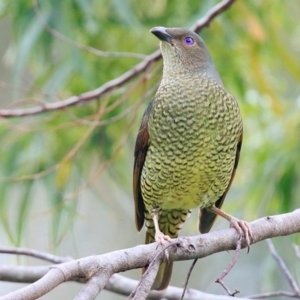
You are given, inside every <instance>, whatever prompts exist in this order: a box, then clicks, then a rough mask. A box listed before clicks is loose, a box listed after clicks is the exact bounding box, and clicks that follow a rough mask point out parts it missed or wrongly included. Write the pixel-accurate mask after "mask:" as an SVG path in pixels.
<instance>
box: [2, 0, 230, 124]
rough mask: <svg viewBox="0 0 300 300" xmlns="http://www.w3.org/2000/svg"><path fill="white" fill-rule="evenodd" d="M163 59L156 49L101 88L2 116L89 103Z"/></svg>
mask: <svg viewBox="0 0 300 300" xmlns="http://www.w3.org/2000/svg"><path fill="white" fill-rule="evenodd" d="M233 2H234V0H223V1H221V2H220V3H218V4H217V5H216V6H214V7H213V8H212V9H211V10H209V11H208V12H207V13H206V14H205V15H204V16H203V17H202V18H201V19H199V20H198V21H197V22H196V23H195V24H194V25H193V26H192V30H195V31H196V32H199V31H200V30H201V29H203V28H204V27H206V26H208V25H209V24H210V22H211V21H212V20H213V19H214V18H215V17H216V16H218V15H219V14H220V13H221V12H223V11H225V10H226V9H228V8H229V7H230V6H231V5H232V3H233ZM160 59H161V53H160V50H157V51H155V52H154V53H152V54H150V55H148V56H146V57H145V58H144V60H143V61H141V62H140V63H139V64H137V65H135V66H134V67H133V68H131V69H130V70H128V71H127V72H125V73H124V74H122V75H121V76H119V77H116V78H115V79H113V80H110V81H107V82H106V83H104V84H103V85H102V86H100V87H99V88H97V89H95V90H92V91H88V92H85V93H83V94H81V95H78V96H72V97H70V98H67V99H65V100H62V101H57V102H53V103H43V104H41V105H39V106H34V107H31V108H24V109H1V110H0V117H2V118H12V117H23V116H30V115H36V114H40V113H44V112H49V111H55V110H59V109H64V108H67V107H69V106H73V105H78V104H82V103H87V102H89V101H91V100H97V99H99V98H101V97H102V96H103V95H105V94H106V93H108V92H109V91H111V90H113V89H114V88H116V87H119V86H122V85H123V84H125V83H127V82H128V81H129V80H131V79H133V78H135V77H136V76H138V75H139V74H140V73H142V72H144V71H145V70H146V69H148V68H149V67H150V66H151V65H152V64H153V63H154V62H156V61H158V60H160Z"/></svg>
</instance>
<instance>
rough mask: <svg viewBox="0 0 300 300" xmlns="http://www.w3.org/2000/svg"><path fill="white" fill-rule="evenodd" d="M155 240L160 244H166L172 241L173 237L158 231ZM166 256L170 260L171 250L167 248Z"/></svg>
mask: <svg viewBox="0 0 300 300" xmlns="http://www.w3.org/2000/svg"><path fill="white" fill-rule="evenodd" d="M155 241H156V242H157V244H158V245H161V246H166V244H168V243H171V242H172V239H171V238H170V237H169V236H168V235H165V234H163V233H162V232H161V231H158V232H156V233H155ZM165 257H166V259H167V260H169V252H168V250H167V249H166V250H165Z"/></svg>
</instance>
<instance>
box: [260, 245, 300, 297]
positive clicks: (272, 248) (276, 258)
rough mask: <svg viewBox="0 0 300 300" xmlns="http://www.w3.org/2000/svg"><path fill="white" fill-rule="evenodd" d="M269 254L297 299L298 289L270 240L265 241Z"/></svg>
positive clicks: (299, 295)
mask: <svg viewBox="0 0 300 300" xmlns="http://www.w3.org/2000/svg"><path fill="white" fill-rule="evenodd" d="M266 242H267V244H268V246H269V249H270V252H271V254H272V256H273V257H274V258H275V260H276V261H277V263H278V265H279V267H280V269H281V270H282V272H283V274H284V275H285V277H286V279H287V281H288V283H289V285H290V287H291V288H292V290H293V292H294V294H295V295H296V296H298V297H300V290H299V287H298V285H297V283H296V281H295V279H294V277H293V275H292V274H291V272H290V271H289V269H288V267H287V266H286V264H285V262H284V261H283V259H282V258H281V257H280V256H279V254H278V253H277V251H276V249H275V247H274V245H273V243H272V241H271V240H270V239H267V240H266Z"/></svg>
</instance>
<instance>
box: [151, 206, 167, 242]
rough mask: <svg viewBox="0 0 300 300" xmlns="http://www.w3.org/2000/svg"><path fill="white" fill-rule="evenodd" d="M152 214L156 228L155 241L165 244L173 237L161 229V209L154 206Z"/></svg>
mask: <svg viewBox="0 0 300 300" xmlns="http://www.w3.org/2000/svg"><path fill="white" fill-rule="evenodd" d="M151 214H152V219H153V223H154V228H155V237H154V238H155V241H156V242H157V243H158V244H161V245H164V244H165V243H166V242H171V241H172V239H171V238H170V237H169V236H168V235H165V234H163V233H162V232H161V231H160V229H159V223H158V215H159V210H158V209H157V208H154V209H153V210H152V211H151Z"/></svg>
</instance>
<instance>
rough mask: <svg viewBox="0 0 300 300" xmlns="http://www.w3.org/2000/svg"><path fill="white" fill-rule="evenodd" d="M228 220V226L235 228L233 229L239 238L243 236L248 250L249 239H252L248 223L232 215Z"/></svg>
mask: <svg viewBox="0 0 300 300" xmlns="http://www.w3.org/2000/svg"><path fill="white" fill-rule="evenodd" d="M229 222H230V227H231V228H235V230H236V231H237V232H238V234H239V235H240V237H241V238H242V237H244V239H245V243H246V247H247V248H248V252H249V249H250V245H251V239H252V231H251V228H250V226H249V223H247V222H246V221H243V220H239V219H237V218H234V217H232V218H231V219H230V221H229Z"/></svg>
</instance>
